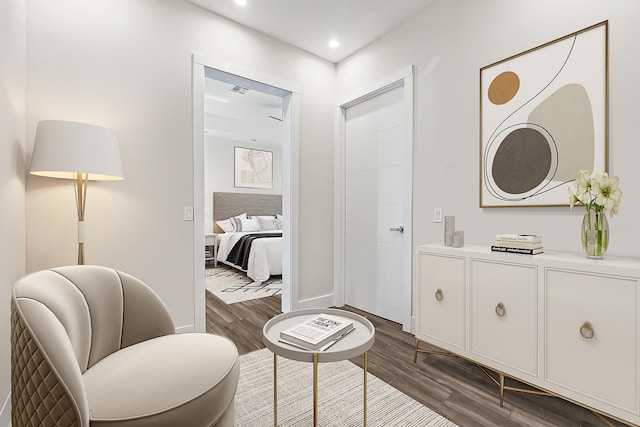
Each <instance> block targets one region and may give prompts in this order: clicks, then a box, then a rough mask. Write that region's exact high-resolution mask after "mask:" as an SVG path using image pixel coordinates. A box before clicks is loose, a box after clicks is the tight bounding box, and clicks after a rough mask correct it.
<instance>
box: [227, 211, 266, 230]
mask: <svg viewBox="0 0 640 427" xmlns="http://www.w3.org/2000/svg"><path fill="white" fill-rule="evenodd" d="M243 215H244V217H243V216H242V215H239V216H234V217H233V218H229V219H230V220H231V222H232V223H233V228H234V231H260V224H258V218H256V217H248V216H247V214H246V213H245V214H243Z"/></svg>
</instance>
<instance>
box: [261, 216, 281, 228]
mask: <svg viewBox="0 0 640 427" xmlns="http://www.w3.org/2000/svg"><path fill="white" fill-rule="evenodd" d="M256 218H258V224H259V225H260V231H270V230H277V228H276V217H275V216H256Z"/></svg>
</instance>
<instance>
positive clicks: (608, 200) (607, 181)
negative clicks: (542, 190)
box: [569, 170, 622, 217]
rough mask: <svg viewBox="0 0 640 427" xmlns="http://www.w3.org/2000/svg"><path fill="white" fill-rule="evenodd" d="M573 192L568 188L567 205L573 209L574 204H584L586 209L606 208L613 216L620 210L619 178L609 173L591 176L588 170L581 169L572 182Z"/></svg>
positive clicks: (597, 209)
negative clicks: (610, 175) (611, 176)
mask: <svg viewBox="0 0 640 427" xmlns="http://www.w3.org/2000/svg"><path fill="white" fill-rule="evenodd" d="M573 185H574V187H575V192H573V191H572V190H571V188H569V206H570V207H571V209H573V206H574V205H576V204H581V205H584V206H585V207H586V209H587V211H590V210H591V209H592V208H593V209H595V210H596V212H600V211H602V210H603V209H608V210H609V212H610V213H611V216H612V217H613V216H614V215H616V214H617V213H618V212H619V211H620V200H622V191H621V190H620V178H618V177H617V176H616V177H613V178H609V174H608V173H606V172H604V173H597V174H595V176H594V177H593V178H591V176H590V174H589V171H587V170H581V171H580V172H578V177H577V178H576V180H575V181H574V182H573Z"/></svg>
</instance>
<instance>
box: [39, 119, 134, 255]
mask: <svg viewBox="0 0 640 427" xmlns="http://www.w3.org/2000/svg"><path fill="white" fill-rule="evenodd" d="M30 173H31V174H32V175H38V176H46V177H51V178H65V179H73V182H74V187H75V193H76V207H77V211H78V264H84V212H85V203H86V200H87V183H88V181H114V180H121V179H124V175H123V173H122V159H121V157H120V145H119V143H118V136H117V135H116V133H115V132H113V131H112V130H109V129H105V128H102V127H99V126H94V125H88V124H84V123H76V122H67V121H61V120H44V121H41V122H39V123H38V129H37V131H36V138H35V144H34V146H33V154H32V156H31V169H30Z"/></svg>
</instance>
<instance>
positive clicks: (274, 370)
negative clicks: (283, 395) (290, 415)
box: [273, 353, 278, 427]
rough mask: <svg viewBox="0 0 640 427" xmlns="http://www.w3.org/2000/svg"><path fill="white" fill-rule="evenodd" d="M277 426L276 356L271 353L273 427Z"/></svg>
mask: <svg viewBox="0 0 640 427" xmlns="http://www.w3.org/2000/svg"><path fill="white" fill-rule="evenodd" d="M277 426H278V355H277V354H275V353H273V427H277Z"/></svg>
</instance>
